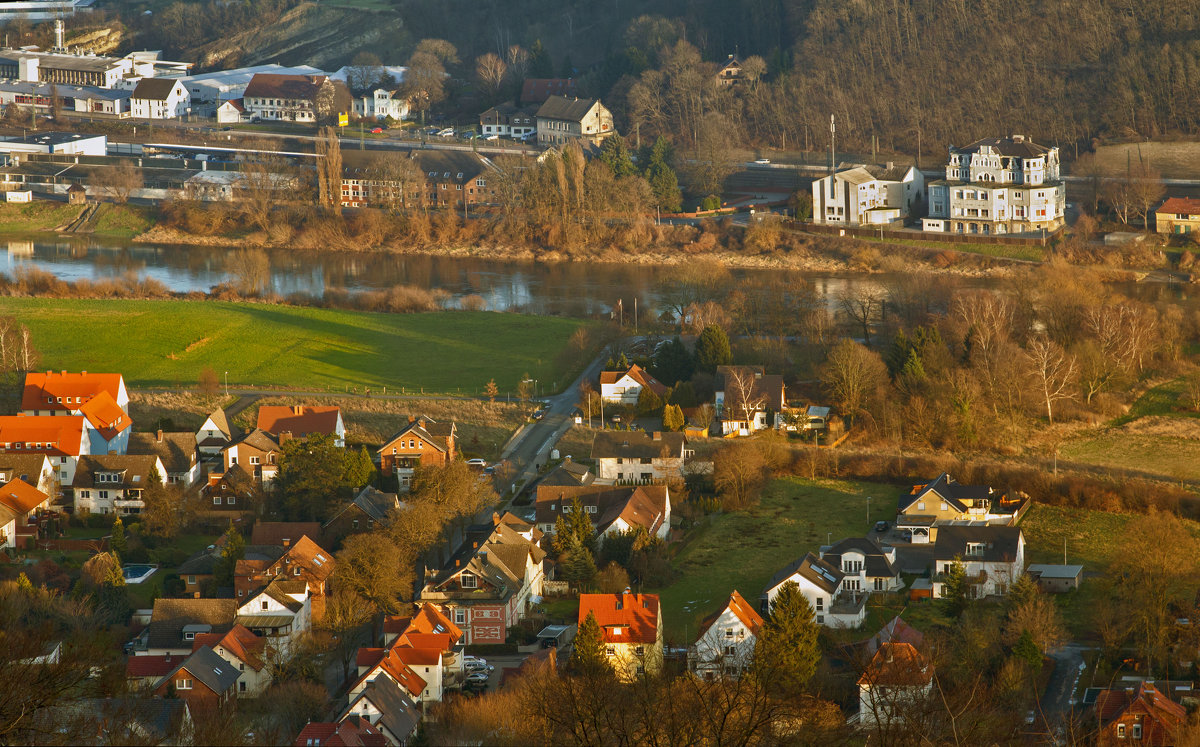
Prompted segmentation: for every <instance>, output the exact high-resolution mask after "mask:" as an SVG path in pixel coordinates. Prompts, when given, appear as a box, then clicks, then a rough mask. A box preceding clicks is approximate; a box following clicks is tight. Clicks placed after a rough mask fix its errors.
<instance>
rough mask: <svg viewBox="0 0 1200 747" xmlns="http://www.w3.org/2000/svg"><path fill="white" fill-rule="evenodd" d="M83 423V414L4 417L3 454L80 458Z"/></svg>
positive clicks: (1, 424) (0, 422)
mask: <svg viewBox="0 0 1200 747" xmlns="http://www.w3.org/2000/svg"><path fill="white" fill-rule="evenodd" d="M83 423H84V419H83V416H81V415H68V416H66V417H64V416H62V415H37V416H33V415H3V416H0V452H13V453H16V454H46V455H48V456H79V452H80V445H81V444H82V442H83V428H84V426H83ZM16 444H21V448H16V447H15V445H16Z"/></svg>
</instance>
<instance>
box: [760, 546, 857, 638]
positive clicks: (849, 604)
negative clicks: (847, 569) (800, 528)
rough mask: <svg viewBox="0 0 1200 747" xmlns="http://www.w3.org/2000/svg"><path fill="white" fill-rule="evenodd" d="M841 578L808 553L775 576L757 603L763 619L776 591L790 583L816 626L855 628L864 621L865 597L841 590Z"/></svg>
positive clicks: (833, 569)
mask: <svg viewBox="0 0 1200 747" xmlns="http://www.w3.org/2000/svg"><path fill="white" fill-rule="evenodd" d="M844 578H845V574H843V573H842V572H841V570H839V569H838V568H835V567H834V566H832V565H830V564H829V563H827V562H825V561H824V560H822V559H820V558H818V557H817V556H816V555H813V554H812V553H811V552H810V553H808V554H807V555H805V556H804V557H803V558H800V559H799V560H797V561H795V562H793V563H792V564H791V565H789V566H787V567H786V568H784V569H783V570H781V571H780V572H779V573H776V574H775V576H774V577H773V578H772V579H771V581H770V582H769V583H768V584H767V588H766V589H765V590H764V591H763V594H762V597H761V599H760V600H759V611H760V612H761V613H762V614H764V615H766V614H768V613H769V612H770V610H771V603H772V602H774V601H775V597H776V596H777V595H778V594H779V589H780V588H781V587H782V586H783V585H784V584H786V583H787V582H789V581H791V582H794V583H795V584H796V585H797V586H799V587H800V593H801V594H802V595H803V596H804V598H805V599H807V600H808V603H809V605H811V606H812V608H813V614H814V617H815V619H816V621H817V624H818V625H824V626H825V627H827V628H857V627H858V626H859V625H862V622H863V620H865V619H866V602H867V595H866V594H864V593H862V592H857V591H851V590H847V589H843V588H842V580H843V579H844Z"/></svg>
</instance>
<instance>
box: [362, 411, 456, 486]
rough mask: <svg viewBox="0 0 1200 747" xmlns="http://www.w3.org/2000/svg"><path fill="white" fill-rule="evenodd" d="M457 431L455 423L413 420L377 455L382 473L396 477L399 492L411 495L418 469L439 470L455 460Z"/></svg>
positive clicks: (387, 442)
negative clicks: (410, 489)
mask: <svg viewBox="0 0 1200 747" xmlns="http://www.w3.org/2000/svg"><path fill="white" fill-rule="evenodd" d="M456 431H457V429H456V427H455V425H454V423H453V422H450V423H439V422H437V421H435V420H434V419H433V418H427V417H410V418H409V419H408V424H407V425H405V426H404V427H403V428H401V429H400V430H398V431H396V432H395V433H394V434H392V435H391V436H389V437H388V439H387V441H385V442H384V444H383V446H381V447H380V448H379V450H378V451H377V452H375V453H376V454H377V455H378V456H379V471H380V472H382V473H383V474H385V475H395V476H396V479H397V481H398V483H399V489H400V492H401V493H406V492H408V490H409V488H410V487H412V478H413V475H414V474H415V472H416V469H417V467H418V466H420V467H440V466H442V465H444V464H448V463H449V462H451V461H452V460H453V459H454V455H455V451H456V440H455V439H456Z"/></svg>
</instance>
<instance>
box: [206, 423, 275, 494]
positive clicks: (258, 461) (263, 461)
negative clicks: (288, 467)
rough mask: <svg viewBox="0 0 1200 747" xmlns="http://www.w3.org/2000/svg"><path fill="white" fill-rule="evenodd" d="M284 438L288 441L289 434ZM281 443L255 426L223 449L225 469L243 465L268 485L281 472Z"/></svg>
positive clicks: (256, 478)
mask: <svg viewBox="0 0 1200 747" xmlns="http://www.w3.org/2000/svg"><path fill="white" fill-rule="evenodd" d="M282 440H283V441H286V440H287V436H286V435H285V436H283V437H282ZM280 444H281V440H277V439H276V438H275V437H274V436H272V435H271V434H270V433H267V432H266V431H264V430H262V429H261V428H255V429H254V430H253V431H251V432H249V433H247V434H246V435H245V436H243V437H241V438H240V439H238V440H237V441H234V442H233V443H231V444H229V445H228V446H226V447H225V448H224V449H223V450H222V451H221V455H222V458H223V461H224V464H225V470H226V471H228V470H229V469H230V468H231V467H233V466H234V465H235V464H236V465H241V466H242V467H243V468H244V469H245V470H246V471H247V472H248V473H250V474H251V475H252V476H253V477H254V479H255V480H256V481H258V482H260V483H262V484H264V485H266V484H267V483H269V482H271V481H272V480H274V479H275V475H277V474H278V473H279V460H280V452H281V449H280Z"/></svg>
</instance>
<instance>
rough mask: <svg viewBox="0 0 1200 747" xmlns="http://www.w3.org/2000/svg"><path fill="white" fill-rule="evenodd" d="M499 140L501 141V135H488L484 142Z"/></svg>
mask: <svg viewBox="0 0 1200 747" xmlns="http://www.w3.org/2000/svg"><path fill="white" fill-rule="evenodd" d="M499 139H500V136H499V135H488V136H487V137H485V138H484V140H499Z"/></svg>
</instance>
